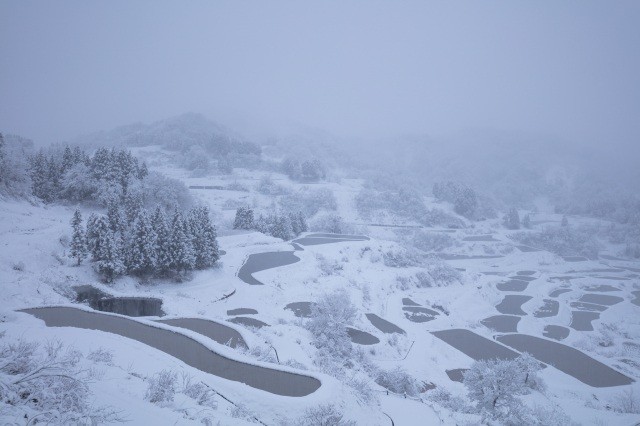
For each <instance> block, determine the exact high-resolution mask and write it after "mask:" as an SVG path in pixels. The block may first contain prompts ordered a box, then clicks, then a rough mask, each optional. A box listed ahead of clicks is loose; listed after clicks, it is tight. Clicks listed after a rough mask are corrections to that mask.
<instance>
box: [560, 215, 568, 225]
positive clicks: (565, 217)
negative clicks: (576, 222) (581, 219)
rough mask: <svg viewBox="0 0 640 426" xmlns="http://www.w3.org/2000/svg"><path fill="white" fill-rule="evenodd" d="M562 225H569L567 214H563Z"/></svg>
mask: <svg viewBox="0 0 640 426" xmlns="http://www.w3.org/2000/svg"><path fill="white" fill-rule="evenodd" d="M560 226H562V227H563V228H566V227H567V226H569V219H567V216H566V215H565V216H562V221H561V222H560Z"/></svg>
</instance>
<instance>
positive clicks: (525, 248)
mask: <svg viewBox="0 0 640 426" xmlns="http://www.w3.org/2000/svg"><path fill="white" fill-rule="evenodd" d="M516 247H517V248H518V250H520V251H521V252H523V253H533V252H536V251H540V250H538V249H537V248H533V247H529V246H523V245H519V246H516Z"/></svg>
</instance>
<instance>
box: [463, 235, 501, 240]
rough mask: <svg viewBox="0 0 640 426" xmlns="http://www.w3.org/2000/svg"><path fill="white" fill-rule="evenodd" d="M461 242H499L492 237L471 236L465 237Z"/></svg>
mask: <svg viewBox="0 0 640 426" xmlns="http://www.w3.org/2000/svg"><path fill="white" fill-rule="evenodd" d="M462 241H500V240H496V239H495V238H493V235H473V236H471V237H465V238H463V239H462Z"/></svg>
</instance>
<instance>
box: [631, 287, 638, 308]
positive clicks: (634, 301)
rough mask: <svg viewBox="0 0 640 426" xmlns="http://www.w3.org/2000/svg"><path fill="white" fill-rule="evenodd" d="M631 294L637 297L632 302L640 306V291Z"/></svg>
mask: <svg viewBox="0 0 640 426" xmlns="http://www.w3.org/2000/svg"><path fill="white" fill-rule="evenodd" d="M631 294H633V296H634V297H635V299H633V300H632V301H631V303H633V304H634V305H636V306H640V291H632V292H631Z"/></svg>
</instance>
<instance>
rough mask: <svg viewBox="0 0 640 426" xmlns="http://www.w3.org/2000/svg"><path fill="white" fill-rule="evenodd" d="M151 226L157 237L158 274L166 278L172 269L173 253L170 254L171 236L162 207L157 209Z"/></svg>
mask: <svg viewBox="0 0 640 426" xmlns="http://www.w3.org/2000/svg"><path fill="white" fill-rule="evenodd" d="M151 226H152V228H153V231H154V234H155V236H156V240H155V256H156V274H157V275H160V276H165V275H167V273H168V272H169V270H170V269H171V253H170V252H169V250H170V247H169V246H170V244H169V243H170V239H171V235H170V232H169V227H168V226H167V218H166V216H165V214H164V211H163V210H162V208H161V207H160V206H158V207H156V210H155V212H154V213H153V216H152V217H151Z"/></svg>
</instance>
